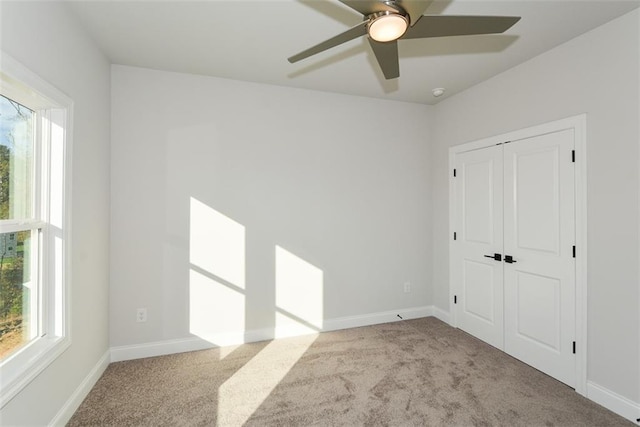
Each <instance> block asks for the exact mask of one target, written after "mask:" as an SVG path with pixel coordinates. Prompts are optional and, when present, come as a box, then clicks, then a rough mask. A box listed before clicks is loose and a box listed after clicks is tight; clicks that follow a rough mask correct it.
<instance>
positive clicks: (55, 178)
mask: <svg viewBox="0 0 640 427" xmlns="http://www.w3.org/2000/svg"><path fill="white" fill-rule="evenodd" d="M0 93H2V95H4V96H5V97H7V98H10V99H12V100H14V101H16V102H18V103H20V104H22V105H24V106H25V107H27V108H30V109H31V110H33V111H35V112H36V132H35V135H36V137H35V139H36V143H35V154H36V155H35V156H34V161H35V164H34V170H35V176H34V179H35V180H36V181H34V182H35V183H36V185H35V188H36V192H35V193H36V194H35V195H34V196H35V203H34V206H33V209H34V212H36V214H35V219H33V220H26V221H16V222H14V223H10V222H8V221H5V222H3V224H2V226H1V227H0V233H7V232H11V231H12V230H14V231H15V230H25V229H32V230H33V229H40V230H41V232H40V233H39V239H37V240H38V242H35V241H34V242H33V244H32V248H33V250H38V251H40V252H39V253H40V257H39V258H40V259H39V261H40V264H39V266H38V277H37V279H34V278H33V277H32V281H34V280H37V282H38V283H37V285H36V286H38V287H39V295H40V297H39V308H38V311H39V313H40V316H39V322H40V325H39V336H38V337H36V338H34V339H33V340H31V341H30V342H29V343H28V344H26V345H25V346H24V347H22V348H21V349H20V350H18V351H17V352H16V353H15V354H13V355H10V356H9V357H7V358H6V359H5V360H3V361H1V362H0V385H1V387H0V389H1V391H0V408H2V407H4V406H5V405H6V404H7V403H8V402H9V401H10V400H11V399H13V398H14V397H15V396H16V395H17V394H18V393H19V392H20V391H21V390H22V389H23V388H24V387H25V386H27V385H28V384H29V383H30V382H31V381H33V380H34V379H35V378H36V377H37V376H38V375H40V373H41V372H42V371H43V370H44V369H45V368H46V367H47V366H49V365H50V364H51V363H52V362H53V361H54V360H55V359H56V358H58V357H59V356H60V355H61V354H62V353H63V352H64V351H65V350H66V349H67V348H68V347H69V346H70V345H71V309H70V289H71V264H70V260H71V256H70V255H71V244H70V243H71V239H70V236H71V233H70V231H71V228H70V224H71V218H70V213H71V152H72V151H71V141H72V138H71V130H72V117H73V101H72V100H71V98H69V97H68V96H66V95H65V94H64V93H62V92H61V91H59V90H58V89H56V88H55V87H54V86H52V85H51V84H49V83H48V82H46V81H45V80H43V79H42V78H40V77H39V76H38V75H36V74H35V73H33V72H32V71H30V70H29V69H27V68H26V67H25V66H23V65H22V64H20V63H19V62H18V61H16V60H15V59H13V58H12V57H11V56H9V55H7V54H6V53H4V52H2V51H0Z"/></svg>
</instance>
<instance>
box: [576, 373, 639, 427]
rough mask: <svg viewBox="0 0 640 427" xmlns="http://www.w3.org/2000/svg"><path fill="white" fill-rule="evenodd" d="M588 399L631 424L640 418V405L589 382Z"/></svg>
mask: <svg viewBox="0 0 640 427" xmlns="http://www.w3.org/2000/svg"><path fill="white" fill-rule="evenodd" d="M587 397H588V398H589V399H591V400H593V401H594V402H596V403H597V404H599V405H602V406H604V407H605V408H607V409H608V410H610V411H612V412H615V413H616V414H618V415H620V416H621V417H624V418H626V419H628V420H629V421H631V422H634V423H635V422H637V420H638V418H640V403H638V402H633V401H632V400H629V399H627V398H626V397H624V396H620V395H619V394H617V393H615V392H613V391H611V390H608V389H606V388H604V387H602V386H600V385H598V384H596V383H594V382H591V381H588V382H587Z"/></svg>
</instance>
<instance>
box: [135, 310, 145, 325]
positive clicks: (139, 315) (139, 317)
mask: <svg viewBox="0 0 640 427" xmlns="http://www.w3.org/2000/svg"><path fill="white" fill-rule="evenodd" d="M146 321H147V309H146V308H139V309H138V310H137V311H136V322H146Z"/></svg>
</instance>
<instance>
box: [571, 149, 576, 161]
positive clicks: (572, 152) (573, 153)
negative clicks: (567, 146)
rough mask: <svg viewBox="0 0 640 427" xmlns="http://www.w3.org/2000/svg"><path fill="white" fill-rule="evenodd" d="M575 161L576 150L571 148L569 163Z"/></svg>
mask: <svg viewBox="0 0 640 427" xmlns="http://www.w3.org/2000/svg"><path fill="white" fill-rule="evenodd" d="M575 162H576V150H571V163H575Z"/></svg>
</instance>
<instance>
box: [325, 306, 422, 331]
mask: <svg viewBox="0 0 640 427" xmlns="http://www.w3.org/2000/svg"><path fill="white" fill-rule="evenodd" d="M431 314H432V307H431V306H423V307H414V308H403V309H400V310H392V311H383V312H379V313H371V314H363V315H359V316H347V317H339V318H337V319H329V320H325V322H324V328H323V329H322V331H323V332H326V331H337V330H340V329H349V328H359V327H360V326H369V325H378V324H380V323H391V322H399V321H400V320H409V319H418V318H420V317H428V316H431ZM398 316H401V318H400V317H398Z"/></svg>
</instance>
